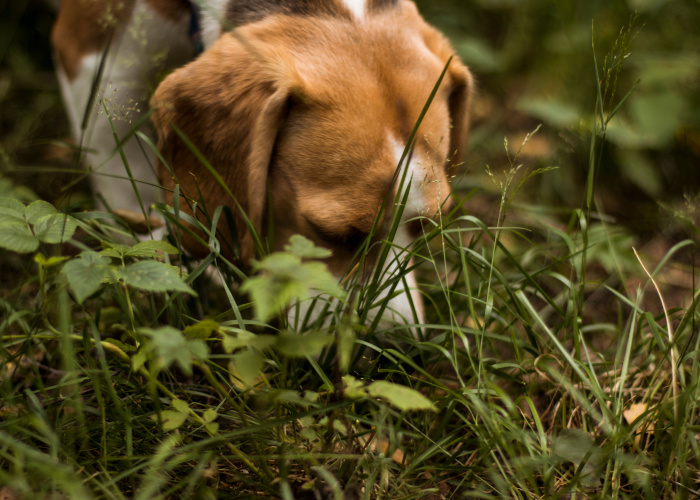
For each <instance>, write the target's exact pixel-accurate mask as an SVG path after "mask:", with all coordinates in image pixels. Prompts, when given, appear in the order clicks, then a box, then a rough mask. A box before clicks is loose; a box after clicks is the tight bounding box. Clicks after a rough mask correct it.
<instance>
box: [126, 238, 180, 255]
mask: <svg viewBox="0 0 700 500" xmlns="http://www.w3.org/2000/svg"><path fill="white" fill-rule="evenodd" d="M159 253H166V254H169V255H173V254H179V253H180V252H179V250H178V249H177V248H175V247H174V246H172V245H171V244H170V243H166V242H165V241H156V240H149V241H142V242H140V243H137V244H136V245H134V246H133V247H131V248H129V249H127V250H126V251H125V252H124V256H125V257H157V256H158V255H159Z"/></svg>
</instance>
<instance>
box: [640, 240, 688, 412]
mask: <svg viewBox="0 0 700 500" xmlns="http://www.w3.org/2000/svg"><path fill="white" fill-rule="evenodd" d="M632 250H633V251H634V255H635V256H636V257H637V260H638V261H639V265H641V266H642V269H644V272H645V273H646V275H647V276H649V279H650V280H651V283H652V284H653V285H654V288H656V293H657V294H658V296H659V300H660V301H661V307H662V308H663V310H664V316H665V318H666V328H667V330H668V341H669V348H670V351H671V390H672V392H673V417H674V418H675V420H676V422H678V374H677V366H676V348H675V342H674V339H673V325H672V324H671V318H669V316H668V308H667V307H666V302H664V297H663V295H661V290H660V289H659V286H658V285H657V284H656V281H654V278H653V277H652V275H651V273H650V272H649V271H647V268H646V267H645V266H644V262H642V259H641V257H639V254H638V253H637V249H636V248H634V247H632Z"/></svg>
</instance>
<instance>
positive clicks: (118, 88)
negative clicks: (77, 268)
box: [52, 0, 472, 323]
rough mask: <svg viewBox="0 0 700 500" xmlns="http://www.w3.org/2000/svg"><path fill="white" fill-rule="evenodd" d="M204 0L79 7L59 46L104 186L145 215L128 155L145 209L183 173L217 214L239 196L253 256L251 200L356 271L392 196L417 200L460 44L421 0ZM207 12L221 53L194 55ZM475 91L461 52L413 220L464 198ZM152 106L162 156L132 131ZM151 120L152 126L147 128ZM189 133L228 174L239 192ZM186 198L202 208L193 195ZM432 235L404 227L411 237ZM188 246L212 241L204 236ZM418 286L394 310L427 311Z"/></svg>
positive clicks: (332, 263)
mask: <svg viewBox="0 0 700 500" xmlns="http://www.w3.org/2000/svg"><path fill="white" fill-rule="evenodd" d="M196 3H197V9H194V8H193V5H192V4H190V2H189V1H188V0H63V1H62V5H61V10H60V14H59V16H58V20H57V23H56V26H55V29H54V31H53V35H52V41H53V45H54V48H55V51H56V59H57V66H58V72H59V79H60V81H61V85H62V89H63V94H64V98H65V101H66V105H67V108H68V113H69V115H70V121H71V123H72V124H73V132H74V134H75V135H76V137H81V136H82V145H83V147H84V148H86V150H88V151H95V152H94V153H88V154H87V158H86V159H87V161H88V162H89V163H90V164H91V165H92V167H93V169H94V173H93V174H92V176H91V178H92V184H93V188H94V190H95V192H96V193H97V194H98V195H99V196H100V197H101V199H104V201H106V203H107V204H108V205H109V207H111V208H113V209H126V210H131V211H140V208H139V201H138V198H137V196H136V194H135V192H134V184H133V183H132V182H131V181H130V180H128V179H124V177H126V172H125V163H126V164H127V165H128V166H129V168H130V171H131V175H132V177H133V178H135V179H137V180H139V181H141V182H139V183H137V184H136V188H137V189H138V191H139V193H140V198H141V200H142V202H143V206H144V207H145V208H146V209H148V207H150V206H151V205H152V204H153V203H154V202H156V201H159V200H161V199H162V198H164V199H165V201H166V202H167V203H169V204H172V202H173V200H172V189H173V188H174V187H175V184H176V183H177V184H179V186H180V192H181V193H184V194H186V195H187V196H188V197H189V198H190V200H195V201H197V202H198V203H199V205H200V206H201V205H205V206H206V207H207V208H208V211H209V213H211V212H212V211H213V209H214V208H215V207H217V206H219V205H222V204H223V205H229V206H230V207H231V209H232V211H233V214H234V219H235V228H230V229H226V230H222V234H221V238H223V239H227V238H230V237H231V234H230V232H231V231H232V230H235V231H236V233H237V235H238V239H239V242H240V255H239V258H240V260H241V261H243V262H245V261H248V260H250V259H251V258H253V257H254V256H255V246H254V242H253V238H252V235H251V233H250V231H249V230H248V228H247V226H246V224H245V223H244V219H243V217H242V216H241V213H240V210H239V208H238V205H237V204H236V202H237V203H238V204H240V208H242V209H243V210H244V211H245V213H246V214H247V216H248V217H249V219H250V221H252V223H253V224H254V225H255V227H256V228H257V229H258V231H259V233H260V234H265V229H266V228H267V227H268V226H270V225H272V226H274V239H273V238H272V235H266V236H267V237H268V238H270V241H273V250H277V249H281V248H282V246H283V245H284V244H285V243H286V242H287V240H288V239H289V237H290V236H291V235H293V234H302V235H304V236H306V237H307V238H309V239H311V240H312V241H314V242H315V243H317V244H318V245H321V246H324V247H327V248H329V249H331V250H332V251H333V256H332V257H331V258H329V259H328V261H327V262H328V265H329V268H330V269H331V271H332V272H333V273H334V274H335V275H336V276H338V277H341V276H342V275H343V273H345V272H347V270H348V269H347V268H348V264H349V262H350V260H351V259H352V257H353V254H354V252H355V251H356V249H357V247H358V245H359V244H360V243H361V242H362V241H363V239H364V237H365V236H366V235H367V234H368V233H369V232H370V230H371V228H372V224H373V222H374V220H375V217H376V216H377V213H378V208H379V206H380V205H381V202H382V200H383V199H384V198H385V197H388V199H389V200H391V201H392V202H394V203H395V202H398V200H400V199H401V195H402V194H403V193H397V192H396V191H397V189H398V188H397V185H398V184H397V183H392V179H393V177H394V173H395V171H396V168H397V165H398V163H399V160H400V157H401V154H402V152H403V151H404V148H405V147H406V143H407V141H408V139H409V135H410V133H411V131H412V129H413V127H414V125H415V124H416V122H417V120H418V118H419V115H420V113H421V110H422V108H423V107H424V105H425V103H426V101H427V99H428V97H429V96H430V94H431V92H432V90H433V88H434V86H435V85H436V82H437V81H438V79H439V77H440V75H441V73H442V72H443V69H444V68H445V66H446V64H447V62H448V60H449V59H450V57H453V55H454V53H453V50H452V48H451V46H450V44H449V42H448V41H447V40H446V39H445V37H444V36H443V35H441V34H440V33H439V32H438V31H437V30H435V29H434V28H432V27H431V26H429V25H428V24H427V23H426V22H425V21H424V20H423V19H422V18H421V16H420V15H419V13H418V11H417V9H416V6H415V5H414V4H413V2H412V1H409V0H201V1H197V2H196ZM195 12H196V14H195ZM193 16H194V18H193ZM196 19H198V21H199V24H200V26H201V34H202V41H203V46H204V51H203V53H202V54H201V55H199V56H197V57H196V58H194V56H195V54H194V48H193V43H192V38H191V34H192V31H193V30H192V28H191V27H192V26H194V25H195V23H194V21H195V20H196ZM179 66H182V67H180V68H179V69H177V70H175V71H174V72H172V73H171V74H169V76H167V77H166V78H165V79H164V80H162V81H161V82H160V83H158V82H159V79H160V78H162V77H163V76H164V75H166V74H167V72H168V71H170V70H171V69H172V68H175V67H179ZM96 75H99V78H100V81H99V83H98V85H97V87H98V88H99V95H98V96H97V97H95V96H91V89H92V88H93V87H94V85H93V84H94V82H95V78H96ZM471 88H472V84H471V76H470V74H469V72H468V70H467V68H466V67H465V66H464V65H463V64H462V63H461V62H460V61H459V60H458V59H457V58H454V59H453V60H452V61H451V63H450V64H449V67H448V71H447V73H446V75H445V77H444V80H443V81H442V84H441V86H440V87H439V89H438V92H437V94H436V96H435V98H434V101H433V102H432V104H431V106H430V108H429V110H428V112H427V114H426V115H425V117H424V119H423V121H422V123H421V125H420V128H419V129H418V133H417V135H416V140H415V143H414V144H413V148H412V154H411V156H410V159H409V161H408V162H406V163H407V164H406V165H405V166H404V167H403V168H406V169H408V172H407V176H408V178H409V179H410V183H409V186H410V192H409V193H408V200H407V203H406V206H405V210H404V212H403V217H402V218H403V220H404V221H410V220H415V219H416V218H417V217H420V216H425V217H434V216H435V215H436V214H437V213H438V212H439V209H440V207H441V205H442V204H443V203H444V202H445V200H446V199H447V198H448V196H449V194H450V186H449V182H448V177H449V172H450V169H451V168H452V167H454V164H455V163H457V162H459V161H460V159H461V156H462V154H463V152H464V149H465V144H466V138H467V127H468V110H469V103H470V94H471ZM149 100H150V103H151V106H152V107H153V109H154V113H153V123H154V125H155V134H156V135H157V139H158V149H159V150H160V153H161V155H162V157H161V156H159V157H158V159H156V155H155V154H154V153H153V151H152V149H150V148H149V147H148V145H147V144H145V142H146V141H143V138H142V137H141V138H139V137H137V136H135V135H133V134H130V133H129V131H130V130H131V128H132V127H133V126H134V124H135V123H137V122H138V119H139V117H140V116H142V115H143V114H144V113H145V112H146V111H147V109H146V108H147V103H148V102H149ZM108 116H109V117H110V118H111V120H108ZM110 122H111V123H110ZM113 127H114V130H113ZM152 130H153V129H151V128H150V124H148V123H146V124H144V125H143V126H142V127H141V131H142V132H143V134H145V136H146V137H153V135H154V134H153V131H152ZM115 133H116V136H118V137H120V138H121V140H124V138H128V139H127V140H125V141H124V142H123V144H122V145H121V147H122V150H123V152H124V155H123V157H122V155H120V154H115V139H114V134H115ZM182 136H185V137H187V138H188V139H189V141H190V142H191V143H192V145H194V147H195V148H196V149H197V150H198V151H199V152H201V154H202V155H204V157H206V158H207V159H208V161H209V162H210V164H211V165H212V166H213V167H214V168H216V170H217V171H218V173H219V174H220V176H221V178H222V179H223V181H224V182H225V183H226V185H227V186H228V189H230V191H231V192H232V193H233V195H234V197H235V199H236V202H234V201H233V200H232V199H231V197H230V195H229V194H228V193H227V192H226V190H225V189H224V188H223V187H221V186H220V185H219V183H217V181H216V180H215V179H214V178H213V176H212V175H211V173H210V172H209V171H208V170H207V168H206V167H205V166H204V165H203V163H202V162H201V161H200V160H199V159H198V158H197V156H196V155H195V154H194V153H193V152H192V148H191V146H188V145H186V143H185V142H184V141H183V140H182V138H181V137H182ZM154 142H155V141H154ZM124 160H126V161H124ZM163 160H164V161H165V162H167V163H168V164H169V165H171V167H172V172H171V171H169V170H168V169H167V168H165V167H164V165H163ZM158 183H160V184H161V185H162V186H164V187H165V188H167V189H166V190H163V191H162V192H161V190H160V189H159V188H157V187H156V186H157V184H158ZM268 200H270V201H271V202H270V203H268ZM190 205H191V203H190ZM179 206H180V207H181V209H183V210H184V211H188V208H187V207H188V204H187V203H185V202H184V201H181V202H180V203H179ZM389 211H390V210H389ZM190 213H191V212H190ZM200 213H201V211H200ZM387 213H388V212H387ZM383 217H384V218H386V217H388V215H386V214H385V215H383ZM270 221H272V224H270ZM386 226H387V224H384V225H383V228H384V229H383V230H384V231H386ZM419 230H420V224H418V225H416V224H403V225H402V226H401V227H400V228H399V231H398V233H397V236H396V237H395V240H394V243H395V245H396V248H398V249H400V248H403V247H406V246H408V245H409V244H410V242H411V240H412V238H413V237H414V236H415V235H416V232H417V231H419ZM380 233H381V231H380ZM382 236H383V235H382V234H379V236H378V237H379V238H380V239H381V237H382ZM184 243H185V246H186V248H188V250H189V251H190V252H192V253H194V254H196V253H197V252H198V250H197V247H196V243H195V241H194V240H193V239H191V238H190V239H186V240H185V242H184ZM224 247H225V245H222V248H224ZM223 252H224V253H226V250H223ZM229 256H231V255H229ZM404 283H405V284H406V285H405V286H404V287H402V288H408V290H406V289H403V290H402V291H403V292H405V293H403V294H402V295H400V296H398V297H394V298H393V299H392V301H391V303H390V307H389V309H390V310H393V311H394V313H396V314H397V315H398V316H399V317H402V320H403V321H404V322H409V323H412V322H414V321H420V320H421V319H422V317H421V316H422V313H421V311H420V309H419V311H418V317H417V318H415V317H413V314H412V313H411V311H412V308H410V307H409V301H408V299H407V294H409V293H410V295H411V297H412V299H413V302H414V303H415V304H416V305H418V304H420V303H421V301H420V297H419V294H418V292H417V291H416V290H415V280H414V278H413V275H412V274H409V275H408V276H407V277H406V280H405V281H404ZM419 307H420V306H419Z"/></svg>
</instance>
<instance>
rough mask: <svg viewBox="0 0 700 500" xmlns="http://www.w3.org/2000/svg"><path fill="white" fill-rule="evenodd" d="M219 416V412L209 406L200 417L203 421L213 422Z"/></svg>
mask: <svg viewBox="0 0 700 500" xmlns="http://www.w3.org/2000/svg"><path fill="white" fill-rule="evenodd" d="M218 417H219V414H218V413H216V410H215V409H214V408H209V409H208V410H206V411H205V412H204V413H203V414H202V419H203V420H204V421H205V422H213V421H214V420H216V419H217V418H218Z"/></svg>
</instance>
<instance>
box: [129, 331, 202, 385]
mask: <svg viewBox="0 0 700 500" xmlns="http://www.w3.org/2000/svg"><path fill="white" fill-rule="evenodd" d="M139 333H141V334H143V335H146V336H148V337H149V338H150V342H148V343H145V345H142V348H144V347H145V348H146V350H147V352H148V354H149V358H150V359H152V360H153V361H154V362H155V367H154V368H155V369H156V371H159V370H160V369H161V368H167V367H169V366H170V365H172V364H173V363H177V364H178V365H179V366H180V368H182V371H183V372H185V373H186V374H187V375H191V374H192V362H193V361H194V360H195V359H206V357H207V355H208V354H209V349H208V348H207V345H206V344H205V343H204V342H202V341H201V340H186V339H185V337H184V335H183V333H182V332H181V331H180V330H177V329H175V328H173V327H171V326H164V327H161V328H157V329H152V328H141V329H140V330H139Z"/></svg>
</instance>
